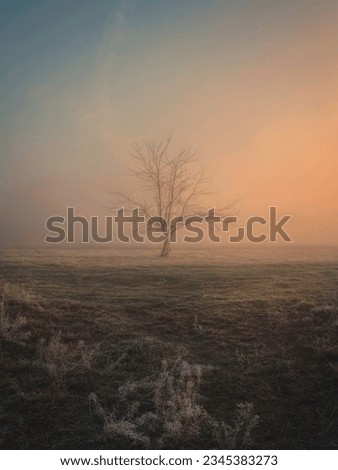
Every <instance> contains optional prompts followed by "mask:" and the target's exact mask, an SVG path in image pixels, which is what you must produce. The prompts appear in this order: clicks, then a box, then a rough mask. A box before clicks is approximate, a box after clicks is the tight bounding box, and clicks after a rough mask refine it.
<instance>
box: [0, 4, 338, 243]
mask: <svg viewBox="0 0 338 470" xmlns="http://www.w3.org/2000/svg"><path fill="white" fill-rule="evenodd" d="M0 6H1V11H0V57H1V63H0V64H1V65H0V66H1V76H0V92H1V108H0V119H1V136H0V146H1V160H0V216H1V221H0V244H5V245H6V244H16V243H19V244H25V243H29V244H39V243H40V242H41V241H42V239H43V235H44V233H45V230H44V221H45V219H46V218H47V217H48V216H50V215H53V214H61V215H64V214H65V208H66V207H67V206H75V207H76V209H77V211H78V212H79V213H81V214H83V215H102V214H104V212H105V211H104V209H103V207H104V206H105V205H109V194H108V193H107V191H106V190H107V188H109V186H113V185H114V184H115V183H116V182H118V181H121V179H122V178H123V176H122V175H123V174H124V165H125V164H126V163H127V162H128V159H129V157H128V151H129V149H130V147H131V144H132V143H133V142H134V141H137V140H140V139H143V138H148V137H152V136H154V135H162V134H164V133H166V132H168V131H170V130H174V132H175V136H176V138H177V142H178V144H192V145H193V146H195V147H198V148H199V150H200V155H201V158H202V159H203V160H204V162H207V163H208V165H209V166H210V168H211V171H212V172H213V173H214V174H215V177H216V183H217V186H218V187H221V191H220V193H219V195H218V200H221V201H224V202H227V201H229V200H231V199H232V198H233V197H234V196H236V195H237V194H239V195H240V200H241V215H242V216H243V217H244V216H246V215H253V214H258V215H266V214H267V211H268V207H269V206H270V205H277V206H278V210H279V212H280V213H287V214H293V215H294V219H293V223H292V236H293V238H294V239H295V241H296V242H298V243H321V244H323V243H330V244H332V243H337V242H338V197H337V196H338V189H337V188H338V185H337V180H338V159H337V157H338V154H337V147H338V146H337V144H338V132H337V128H338V112H337V98H338V87H337V84H338V61H337V57H338V35H337V24H338V2H337V0H321V1H318V0H170V1H166V0H138V1H137V0H121V1H120V0H95V1H93V0H71V1H70V0H48V1H46V0H1V1H0Z"/></svg>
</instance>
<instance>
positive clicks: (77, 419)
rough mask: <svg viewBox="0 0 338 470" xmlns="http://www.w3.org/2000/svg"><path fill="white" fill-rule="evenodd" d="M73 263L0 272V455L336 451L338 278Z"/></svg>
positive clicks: (299, 271)
mask: <svg viewBox="0 0 338 470" xmlns="http://www.w3.org/2000/svg"><path fill="white" fill-rule="evenodd" d="M86 253H87V252H84V251H79V252H76V256H75V255H74V257H72V256H71V252H67V255H66V256H64V255H61V254H60V255H58V256H57V257H55V258H48V257H46V255H45V252H39V253H37V254H35V253H33V254H27V255H26V256H25V258H24V259H23V258H21V257H20V256H19V255H17V257H12V258H11V257H10V255H9V254H8V255H6V257H5V258H3V259H2V260H0V262H1V269H2V271H1V275H2V276H3V281H0V294H1V303H0V343H1V354H0V368H1V375H0V380H1V389H0V390H1V391H0V394H1V397H0V400H1V407H0V442H1V446H2V447H3V448H18V449H23V448H30V449H34V448H62V449H67V448H68V449H69V448H75V449H78V448H89V449H104V448H108V449H109V448H114V449H130V448H136V447H137V448H156V447H157V446H158V447H162V448H179V449H180V448H182V449H183V448H187V449H188V448H195V447H196V448H201V449H208V448H257V449H267V448H270V449H274V448H281V449H284V448H296V449H303V448H304V449H306V448H308V449H309V448H314V449H323V448H329V449H334V448H337V446H338V432H337V429H338V396H337V389H338V327H337V319H338V313H337V294H336V293H337V285H338V264H336V263H327V262H325V263H302V264H301V263H290V264H283V263H279V264H271V263H270V264H261V265H258V264H257V265H253V264H251V265H250V264H247V265H241V266H239V265H238V266H237V265H234V264H233V265H222V264H219V263H218V264H212V263H211V262H208V264H204V265H203V263H202V262H201V261H199V263H197V264H193V262H192V261H191V260H189V263H188V264H184V263H183V261H180V262H181V264H178V263H177V261H175V262H173V263H171V261H169V263H159V262H158V261H157V260H156V261H154V263H150V261H149V260H147V262H145V263H143V264H142V263H141V258H140V257H139V258H138V260H139V261H138V262H137V263H139V264H137V263H136V264H134V265H132V264H131V259H130V258H126V261H125V260H124V259H122V258H121V259H120V260H119V261H118V263H116V264H114V259H113V257H112V256H111V257H110V258H105V257H103V256H102V257H101V255H97V258H95V257H93V258H89V259H88V258H87V254H86ZM123 263H124V264H123ZM28 334H29V336H28ZM98 345H100V348H99V349H98ZM178 357H179V358H180V359H177V358H178ZM93 392H95V395H93V394H92V393H93ZM89 395H90V396H91V399H90V403H91V408H90V409H91V411H92V412H91V413H90V409H89V407H88V396H89ZM256 415H258V416H259V422H258V421H257V416H256Z"/></svg>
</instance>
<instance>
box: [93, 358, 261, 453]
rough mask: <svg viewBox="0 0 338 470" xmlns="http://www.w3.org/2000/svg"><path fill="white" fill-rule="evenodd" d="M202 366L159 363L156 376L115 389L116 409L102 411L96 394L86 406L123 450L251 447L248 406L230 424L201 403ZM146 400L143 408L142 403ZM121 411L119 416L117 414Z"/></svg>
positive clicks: (251, 417)
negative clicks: (118, 441)
mask: <svg viewBox="0 0 338 470" xmlns="http://www.w3.org/2000/svg"><path fill="white" fill-rule="evenodd" d="M201 379H202V367H201V366H200V365H191V364H189V363H188V362H186V361H184V360H182V359H180V358H179V359H177V360H176V361H175V362H174V363H173V364H169V362H168V361H163V363H162V369H161V371H160V373H159V374H158V376H156V377H153V376H150V377H147V378H146V379H143V380H141V381H138V382H127V383H126V384H124V385H121V386H120V387H119V401H118V403H115V406H114V407H115V410H114V411H113V412H107V411H106V410H105V409H104V408H103V407H102V405H101V404H100V402H99V400H98V398H97V396H96V394H95V393H91V394H90V395H89V401H90V405H91V407H92V408H94V410H95V411H96V413H97V414H98V416H99V417H100V418H102V420H103V424H104V433H105V434H107V435H109V436H111V437H112V439H113V440H115V441H116V439H121V440H122V442H123V441H126V442H128V447H132V448H133V447H136V448H138V447H140V446H141V447H146V448H154V449H162V448H166V449H168V448H171V449H175V448H177V447H180V448H187V449H189V448H199V446H200V445H203V443H204V445H205V443H212V444H213V446H214V447H218V448H220V449H240V448H245V447H246V446H248V445H250V444H251V443H252V435H253V431H254V428H255V427H256V426H257V424H258V416H257V415H254V414H253V406H252V404H249V403H244V404H242V403H241V404H238V405H237V415H236V417H235V420H234V423H233V424H226V423H224V422H223V421H218V420H217V419H215V418H214V417H212V416H211V415H210V414H208V412H207V411H206V410H205V409H204V408H203V407H202V406H201V404H200V396H199V385H200V382H201ZM145 400H147V409H146V410H145V409H144V407H143V406H142V404H143V403H144V402H145ZM118 408H120V409H122V410H123V412H122V414H121V416H118V414H117V411H116V409H118Z"/></svg>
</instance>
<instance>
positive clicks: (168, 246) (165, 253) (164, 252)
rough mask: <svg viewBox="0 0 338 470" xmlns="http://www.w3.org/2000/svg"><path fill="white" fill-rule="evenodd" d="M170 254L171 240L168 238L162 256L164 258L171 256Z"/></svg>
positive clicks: (164, 243) (163, 246)
mask: <svg viewBox="0 0 338 470" xmlns="http://www.w3.org/2000/svg"><path fill="white" fill-rule="evenodd" d="M169 253H170V240H169V238H166V239H165V240H164V242H163V245H162V251H161V255H160V256H161V257H162V258H163V257H166V256H169Z"/></svg>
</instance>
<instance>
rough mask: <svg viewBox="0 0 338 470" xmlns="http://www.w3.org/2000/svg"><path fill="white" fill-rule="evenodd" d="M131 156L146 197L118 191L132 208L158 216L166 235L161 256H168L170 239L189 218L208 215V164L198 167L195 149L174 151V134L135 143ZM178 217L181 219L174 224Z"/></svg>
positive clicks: (143, 213) (142, 213) (149, 215)
mask: <svg viewBox="0 0 338 470" xmlns="http://www.w3.org/2000/svg"><path fill="white" fill-rule="evenodd" d="M131 156H132V158H133V160H134V163H135V166H134V167H133V168H131V169H130V172H131V174H132V175H133V176H134V177H135V178H137V180H138V181H139V183H140V189H141V191H142V193H143V197H142V198H136V199H134V198H133V197H132V196H130V195H129V194H128V193H126V192H125V191H118V192H115V194H116V195H118V196H119V197H120V199H121V200H122V201H123V202H124V203H126V204H127V205H128V207H129V208H132V207H134V208H135V207H138V208H139V211H140V214H141V215H144V216H145V217H147V218H150V217H154V216H155V217H157V218H158V224H159V226H158V228H159V230H160V231H161V233H162V238H163V244H162V250H161V256H163V257H164V256H168V255H169V253H170V242H171V240H172V239H173V237H174V236H176V231H177V230H178V229H179V228H180V227H183V226H184V225H185V223H186V219H187V218H189V217H192V216H196V215H198V216H199V217H203V218H205V217H206V216H207V210H206V209H205V208H203V207H202V206H201V204H200V198H201V196H203V195H206V194H208V193H210V190H208V183H209V179H208V178H207V177H206V174H205V170H204V168H202V167H199V168H198V169H194V166H195V164H196V163H198V159H197V155H196V152H195V151H193V150H191V149H190V148H184V149H183V150H181V151H179V152H172V135H169V136H168V137H166V138H162V139H156V138H154V139H152V140H145V141H144V142H142V144H135V145H134V148H133V151H132V152H131ZM174 218H177V222H176V223H175V224H171V221H172V220H173V219H174Z"/></svg>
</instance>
